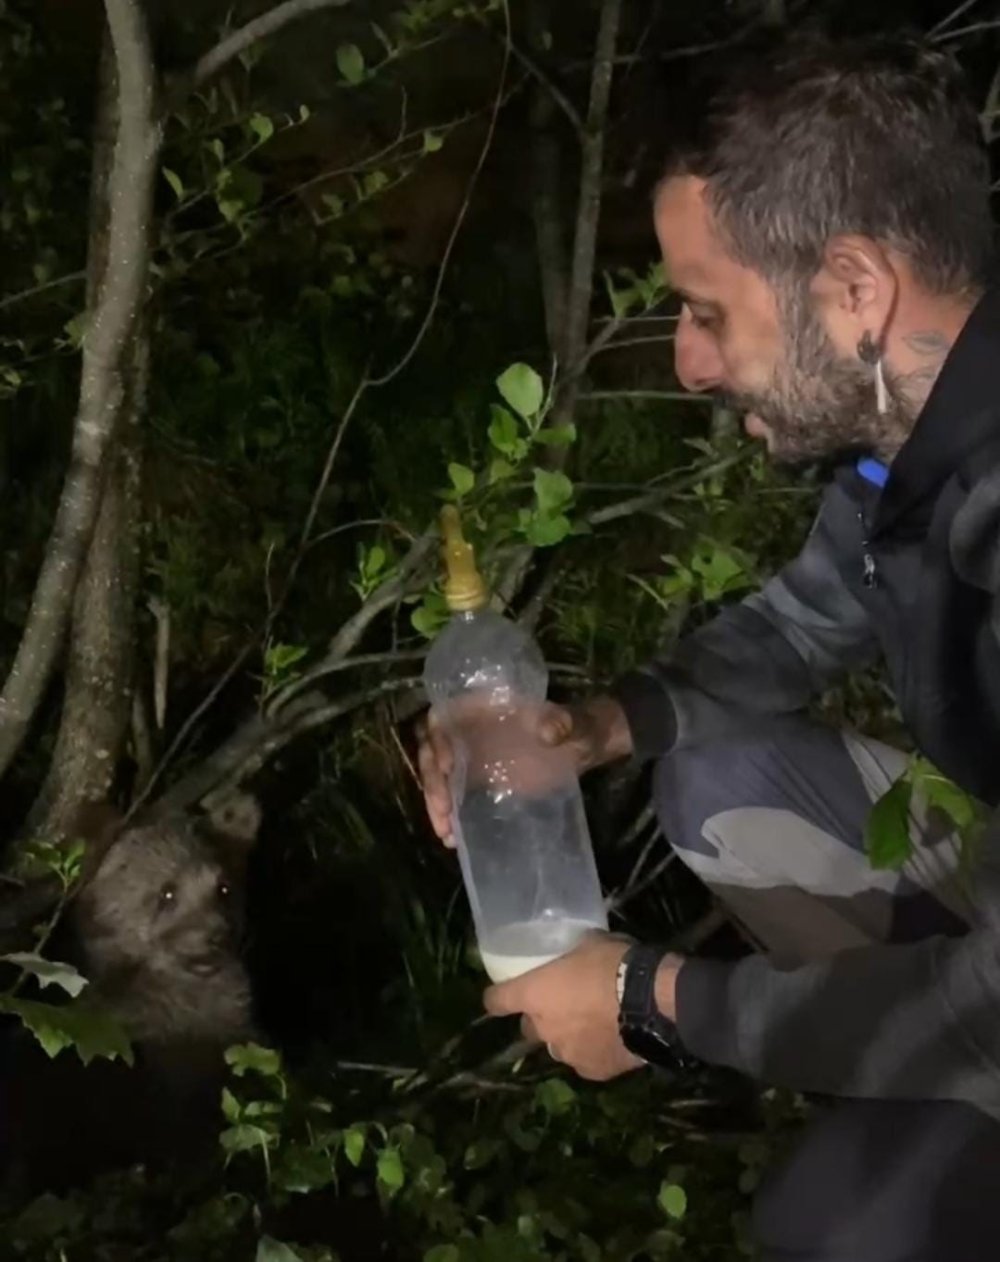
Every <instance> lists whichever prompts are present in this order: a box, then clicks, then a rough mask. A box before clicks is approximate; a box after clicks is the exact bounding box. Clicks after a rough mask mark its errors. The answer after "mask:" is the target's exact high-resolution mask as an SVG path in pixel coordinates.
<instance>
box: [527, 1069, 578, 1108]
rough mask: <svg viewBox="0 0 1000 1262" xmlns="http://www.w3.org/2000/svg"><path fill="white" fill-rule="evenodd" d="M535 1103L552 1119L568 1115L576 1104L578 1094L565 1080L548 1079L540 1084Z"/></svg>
mask: <svg viewBox="0 0 1000 1262" xmlns="http://www.w3.org/2000/svg"><path fill="white" fill-rule="evenodd" d="M535 1103H536V1104H537V1105H539V1107H541V1108H543V1109H544V1110H545V1112H546V1113H548V1114H549V1115H550V1116H551V1117H557V1116H559V1115H560V1114H561V1113H567V1112H568V1111H569V1110H570V1109H571V1108H572V1107H573V1105H574V1104H575V1103H576V1092H575V1091H574V1090H573V1088H572V1087H571V1086H570V1085H569V1083H568V1082H567V1081H566V1080H565V1079H564V1078H548V1079H546V1081H545V1082H542V1083H539V1084H538V1088H537V1089H536V1091H535Z"/></svg>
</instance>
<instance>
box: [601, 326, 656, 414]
mask: <svg viewBox="0 0 1000 1262" xmlns="http://www.w3.org/2000/svg"><path fill="white" fill-rule="evenodd" d="M608 327H609V328H610V327H611V326H610V325H609V326H608ZM673 340H674V334H673V333H661V334H660V336H659V337H627V338H623V339H622V341H620V342H611V341H609V342H607V343H606V344H605V345H603V346H595V347H594V349H593V350H591V351H590V352H589V355H590V357H591V358H592V357H593V356H594V355H600V354H602V353H603V352H605V351H620V350H622V349H623V348H624V347H626V346H652V345H654V344H655V345H657V346H662V345H663V344H664V343H665V342H672V341H673ZM584 397H585V396H584Z"/></svg>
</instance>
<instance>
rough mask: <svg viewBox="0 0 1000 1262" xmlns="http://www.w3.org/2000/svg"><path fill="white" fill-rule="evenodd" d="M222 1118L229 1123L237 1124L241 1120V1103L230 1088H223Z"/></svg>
mask: <svg viewBox="0 0 1000 1262" xmlns="http://www.w3.org/2000/svg"><path fill="white" fill-rule="evenodd" d="M222 1116H223V1117H224V1118H225V1119H226V1121H227V1122H233V1123H236V1122H238V1121H239V1119H240V1102H239V1100H237V1098H236V1097H235V1096H234V1095H233V1093H232V1092H231V1091H230V1090H229V1088H228V1087H223V1088H222Z"/></svg>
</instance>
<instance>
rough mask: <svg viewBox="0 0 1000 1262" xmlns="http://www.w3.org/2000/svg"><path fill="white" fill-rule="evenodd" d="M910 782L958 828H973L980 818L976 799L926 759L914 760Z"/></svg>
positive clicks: (930, 804) (929, 803)
mask: <svg viewBox="0 0 1000 1262" xmlns="http://www.w3.org/2000/svg"><path fill="white" fill-rule="evenodd" d="M910 781H911V783H912V784H913V787H914V789H916V791H917V792H918V793H922V794H923V795H924V797H925V798H926V799H927V803H928V805H929V806H936V807H937V809H938V810H939V811H943V812H944V814H945V815H947V816H948V818H949V819H950V820H951V821H952V823H953V824H955V826H956V827H957V828H959V829H961V830H964V829H966V828H971V826H972V825H973V824H975V823H976V821H977V819H978V818H979V807H978V806H977V804H976V801H975V799H974V798H971V797H970V796H969V795H968V794H967V793H966V792H965V791H964V790H963V789H960V788H959V787H958V785H957V784H955V783H954V782H953V781H951V780H949V779H948V778H947V776H943V775H942V774H941V773H940V771H938V769H937V768H936V767H935V766H934V765H933V764H932V763H929V762H928V761H927V759H926V758H914V759H913V762H912V764H911V766H910Z"/></svg>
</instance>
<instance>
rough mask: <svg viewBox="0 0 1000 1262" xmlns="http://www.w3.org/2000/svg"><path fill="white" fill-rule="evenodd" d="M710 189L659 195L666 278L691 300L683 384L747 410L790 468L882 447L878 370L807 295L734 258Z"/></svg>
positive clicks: (685, 184)
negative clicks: (779, 288) (833, 332)
mask: <svg viewBox="0 0 1000 1262" xmlns="http://www.w3.org/2000/svg"><path fill="white" fill-rule="evenodd" d="M703 193H704V182H703V181H701V180H699V179H696V178H695V177H693V176H683V177H677V178H675V179H672V180H669V181H667V182H666V183H665V184H664V185H663V186H662V187H661V189H660V191H659V193H658V195H657V199H656V209H655V219H656V234H657V237H658V238H659V242H660V248H661V250H662V251H663V258H664V262H665V264H666V269H667V276H668V279H669V281H670V284H671V286H672V287H673V288H675V289H676V290H677V291H678V292H679V293H680V294H681V296H682V297H683V299H684V306H683V309H682V312H681V317H680V321H679V323H678V326H677V335H676V340H675V344H674V357H675V363H676V368H677V376H678V379H679V380H680V382H681V384H682V385H683V386H684V387H685V388H686V389H688V390H696V391H711V392H714V393H717V394H719V395H720V396H721V397H722V398H724V399H725V400H726V402H727V403H728V404H729V406H731V407H732V408H734V409H735V410H737V411H741V412H743V413H744V414H745V421H744V424H745V426H746V430H747V433H748V434H750V436H751V437H753V438H762V439H764V440H765V441H766V442H767V447H768V450H769V452H770V453H771V454H772V455H773V456H774V457H775V459H777V460H780V461H782V462H788V463H799V462H803V461H810V460H817V459H822V458H824V457H828V456H833V455H837V454H840V453H842V452H846V451H851V450H872V449H878V448H879V445H880V444H879V437H880V435H881V434H882V433H883V432H884V430H885V428H886V422H887V418H886V417H881V416H879V415H878V413H877V411H876V408H875V390H874V384H873V380H872V372H871V369H870V368H869V367H867V366H866V365H865V364H863V363H861V362H860V360H858V359H857V357H856V355H855V354H851V353H850V352H847V351H839V350H838V348H837V347H836V346H835V345H834V343H833V342H832V341H831V340H830V337H829V336H828V334H827V332H826V330H825V328H824V326H823V324H822V323H821V322H820V319H819V318H818V317H817V316H816V315H815V314H814V312H813V309H812V303H811V301H810V299H809V295H808V294H807V293H805V292H802V293H800V294H799V295H798V297H795V296H793V295H792V296H789V297H788V298H786V299H785V300H784V301H782V300H781V299H780V298H779V295H778V294H777V293H776V291H775V289H774V287H773V286H772V285H770V284H769V283H768V282H767V281H766V280H765V279H764V278H763V277H762V276H761V275H760V274H759V273H757V272H755V271H753V270H751V269H750V268H748V267H744V266H743V265H742V264H741V263H738V262H736V260H735V259H733V258H732V257H731V255H730V254H729V253H728V251H727V250H726V248H725V245H724V243H723V241H722V239H721V237H720V236H719V234H718V233H717V231H716V229H715V227H714V225H713V222H712V215H711V210H710V208H709V206H708V204H707V202H706V200H705V198H704V196H703Z"/></svg>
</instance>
